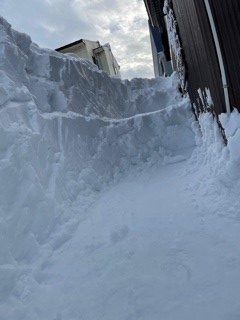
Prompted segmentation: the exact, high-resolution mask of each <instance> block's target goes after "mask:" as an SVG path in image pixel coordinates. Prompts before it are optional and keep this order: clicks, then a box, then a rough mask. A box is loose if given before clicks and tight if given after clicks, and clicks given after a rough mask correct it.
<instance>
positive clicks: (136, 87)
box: [0, 18, 194, 319]
mask: <svg viewBox="0 0 240 320" xmlns="http://www.w3.org/2000/svg"><path fill="white" fill-rule="evenodd" d="M177 86H178V84H177V81H176V79H175V78H174V77H173V78H169V79H168V80H163V79H156V80H147V79H146V80H144V79H134V80H132V81H120V80H118V79H114V78H110V77H108V75H107V74H105V73H104V72H101V71H99V70H98V69H97V68H96V67H94V66H93V65H92V64H90V63H89V62H88V61H86V60H80V59H78V58H77V57H76V56H71V55H68V56H66V55H62V54H59V53H57V52H54V51H50V50H45V49H40V48H39V47H38V46H37V45H35V44H33V43H32V42H31V39H30V38H29V37H28V36H27V35H25V34H21V33H18V32H16V31H14V30H13V29H12V28H11V26H10V25H9V24H8V23H7V22H6V21H5V20H4V19H2V18H1V20H0V108H1V110H0V113H1V117H0V136H1V139H0V179H1V181H2V183H1V186H0V219H1V224H0V234H1V248H0V270H1V271H0V280H1V286H0V300H1V301H5V302H6V301H8V299H9V297H10V296H11V295H14V296H15V298H17V297H18V295H19V293H18V290H17V289H16V288H18V285H17V283H18V281H19V279H21V278H22V277H23V275H24V274H25V273H26V272H28V273H29V272H30V273H31V270H29V269H28V267H27V266H30V265H32V264H33V263H38V264H39V263H42V261H43V260H44V257H46V256H48V255H49V254H51V251H52V250H54V249H56V248H58V247H59V246H60V245H62V244H63V243H64V242H65V241H66V240H67V239H68V238H69V237H70V236H71V234H72V232H73V231H74V230H75V228H76V227H77V224H78V222H79V221H80V219H82V218H83V216H84V209H85V208H86V207H87V206H88V205H89V204H90V203H91V202H92V199H93V197H96V192H99V191H100V190H102V189H103V188H105V187H106V186H107V185H108V184H109V183H110V182H113V181H116V179H118V178H119V177H121V175H122V174H123V173H124V172H125V171H126V170H129V169H130V168H132V167H134V166H136V164H138V167H139V165H141V163H153V162H154V161H162V162H164V161H173V162H174V161H178V160H181V159H184V157H185V156H186V152H187V151H189V149H191V147H193V145H194V136H193V131H192V129H191V122H192V115H191V113H190V112H189V110H190V106H189V103H188V101H187V100H182V99H181V97H180V95H179V94H178V93H177ZM180 141H181V146H180ZM30 269H31V268H30ZM26 270H28V271H26ZM20 291H21V290H20ZM18 298H19V297H18ZM5 312H6V310H5ZM0 313H1V311H0ZM1 317H3V315H1ZM1 319H3V318H1Z"/></svg>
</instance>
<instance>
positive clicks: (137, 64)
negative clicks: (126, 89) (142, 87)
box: [0, 0, 153, 78]
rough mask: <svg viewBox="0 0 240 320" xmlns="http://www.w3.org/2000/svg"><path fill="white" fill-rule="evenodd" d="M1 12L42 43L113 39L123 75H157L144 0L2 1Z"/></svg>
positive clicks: (112, 44) (112, 43)
mask: <svg viewBox="0 0 240 320" xmlns="http://www.w3.org/2000/svg"><path fill="white" fill-rule="evenodd" d="M0 14H1V15H2V16H3V17H4V18H6V19H7V20H8V21H9V22H10V23H11V24H12V26H13V27H14V28H15V29H17V30H19V31H22V32H25V33H28V34H29V35H30V36H31V37H32V40H33V41H34V42H36V43H38V44H39V45H40V46H43V47H48V48H52V49H55V48H57V47H60V46H62V45H65V44H67V43H70V42H72V41H75V40H78V39H81V38H83V39H89V40H99V41H100V42H101V43H102V44H104V43H106V42H109V43H110V44H111V47H112V51H113V53H114V55H115V56H116V58H117V60H118V63H119V64H120V66H121V73H122V77H123V78H133V77H135V76H136V77H152V76H153V65H152V55H151V49H150V40H149V32H148V25H147V14H146V11H145V7H144V3H143V0H0Z"/></svg>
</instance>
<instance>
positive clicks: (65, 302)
mask: <svg viewBox="0 0 240 320" xmlns="http://www.w3.org/2000/svg"><path fill="white" fill-rule="evenodd" d="M186 165H187V162H186V161H184V162H181V163H177V164H172V165H167V166H164V167H156V166H154V167H152V168H150V169H147V170H144V171H143V172H140V173H139V174H137V175H136V174H131V175H130V176H129V177H127V178H125V179H124V180H123V181H122V182H121V183H119V184H118V185H117V186H115V187H112V188H111V189H110V190H109V191H106V192H104V193H103V194H102V195H101V196H100V198H99V199H98V200H97V201H96V202H95V203H94V204H93V205H92V206H91V207H90V208H89V209H88V212H87V218H86V219H85V220H84V221H82V222H81V223H80V224H79V227H78V229H77V230H76V232H75V235H74V237H73V238H72V239H71V240H70V241H69V242H68V243H66V244H65V245H64V246H63V247H62V248H61V249H59V250H58V251H57V252H55V254H54V255H53V256H52V257H51V259H50V260H49V261H48V264H46V265H44V266H42V268H41V269H40V270H39V271H38V272H36V273H35V281H36V282H37V283H38V289H37V291H33V292H31V294H30V295H29V296H28V298H27V299H26V301H25V304H26V305H25V307H26V311H27V313H26V315H25V317H24V319H29V320H30V319H49V320H50V319H52V320H53V319H63V320H64V319H71V320H77V319H85V320H90V319H96V320H112V319H117V320H120V319H121V320H126V319H128V320H130V319H131V320H140V319H141V320H143V319H144V320H150V319H151V320H159V319H164V320H170V319H171V320H173V319H174V320H175V319H185V320H187V319H189V320H190V319H191V320H192V319H196V320H197V319H199V320H200V319H201V320H203V319H211V320H213V319H214V320H215V319H216V320H219V319H224V320H226V319H237V316H238V315H239V313H238V312H239V305H240V302H239V293H240V287H239V284H240V269H239V265H240V255H239V244H240V242H239V241H240V224H239V223H236V221H232V220H229V219H225V218H223V217H219V216H217V215H211V211H210V212H205V209H204V206H203V207H199V206H197V205H196V203H195V198H196V197H197V199H198V201H199V202H200V203H201V202H203V203H204V201H206V197H201V196H200V195H199V194H195V193H194V192H193V191H192V186H193V185H196V184H197V183H198V181H197V180H194V179H197V177H195V176H194V175H190V176H189V174H187V172H186V168H187V166H186ZM199 196H200V197H199ZM220 197H221V195H218V196H216V197H215V198H210V199H207V201H209V200H212V201H220Z"/></svg>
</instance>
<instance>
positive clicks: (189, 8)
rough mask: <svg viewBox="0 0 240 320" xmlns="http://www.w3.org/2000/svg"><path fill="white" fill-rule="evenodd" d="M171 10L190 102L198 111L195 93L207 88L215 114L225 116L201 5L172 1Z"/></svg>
mask: <svg viewBox="0 0 240 320" xmlns="http://www.w3.org/2000/svg"><path fill="white" fill-rule="evenodd" d="M213 1H216V2H220V3H221V4H222V2H225V0H213ZM226 1H231V0H226ZM237 1H238V0H236V2H237ZM173 9H174V12H175V15H176V19H177V22H178V27H179V35H180V38H181V42H182V47H183V50H184V58H185V61H186V67H187V79H188V91H189V95H190V98H191V100H192V101H193V102H194V103H195V104H196V105H197V107H198V108H201V107H202V106H201V102H200V101H199V96H198V92H197V90H198V89H199V88H200V89H202V90H204V89H205V88H209V89H210V91H211V95H212V99H213V102H214V111H215V112H216V113H217V114H219V113H221V112H225V111H226V110H225V101H224V93H223V88H222V81H221V74H220V69H219V64H218V59H217V54H216V50H215V45H214V41H213V37H212V32H211V28H210V24H209V20H208V16H207V13H206V9H205V4H204V1H203V0H181V1H179V0H173Z"/></svg>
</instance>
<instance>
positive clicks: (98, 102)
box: [0, 18, 240, 320]
mask: <svg viewBox="0 0 240 320" xmlns="http://www.w3.org/2000/svg"><path fill="white" fill-rule="evenodd" d="M0 106H1V109H0V113H1V117H0V137H1V138H0V178H1V182H2V183H1V185H0V238H1V246H0V320H5V319H11V320H20V319H21V320H23V319H24V320H33V319H34V320H43V319H44V320H80V319H84V320H102V319H104V320H112V319H115V320H159V319H164V320H168V319H169V320H170V319H171V320H173V319H179V318H181V319H184V320H186V319H191V320H192V319H193V317H195V316H196V318H195V319H199V320H200V319H201V320H202V319H211V320H213V319H214V320H215V319H217V320H219V319H223V320H226V319H236V312H237V311H236V310H237V306H238V302H237V301H235V300H234V299H233V300H234V301H232V300H229V301H228V300H227V301H225V304H224V303H223V301H224V298H225V297H234V296H235V297H237V296H239V295H238V293H239V289H238V288H239V287H240V286H239V285H238V281H235V280H236V278H237V277H238V276H239V272H238V270H237V268H236V266H237V265H238V262H239V257H238V255H237V254H235V251H233V252H231V253H228V254H227V252H228V249H229V247H231V246H233V247H234V250H235V247H236V243H237V241H239V240H240V238H239V236H238V234H240V232H239V231H240V230H239V227H238V225H235V224H234V225H231V226H229V227H228V228H229V229H226V230H225V229H224V228H223V226H224V223H222V222H221V221H220V220H217V219H218V218H212V216H211V214H212V213H217V216H218V215H223V210H222V211H221V210H220V207H222V208H224V214H225V216H227V215H228V213H229V212H230V211H231V212H230V213H232V214H230V215H229V216H231V219H232V218H235V220H236V218H237V214H238V212H239V202H238V201H235V200H234V199H233V198H231V201H232V204H231V205H230V206H229V201H230V200H229V191H228V188H229V186H230V185H231V181H233V180H234V179H235V181H236V185H237V183H238V181H240V180H239V173H238V168H239V163H240V160H239V157H240V154H239V150H238V149H239V148H238V146H239V141H240V140H239V130H240V129H239V128H240V127H239V124H238V122H239V121H238V119H239V114H238V113H237V112H235V113H234V114H232V115H231V116H224V115H222V116H221V118H220V121H221V122H222V125H223V126H224V127H225V128H226V136H227V138H228V140H229V145H228V146H226V145H225V144H224V141H223V139H222V136H221V134H220V131H219V127H218V125H217V123H216V121H215V120H214V119H213V117H212V116H211V115H208V114H205V115H202V116H201V119H200V122H199V123H197V122H196V121H195V118H194V116H193V113H192V111H191V106H190V104H189V101H188V99H186V98H182V97H181V96H180V93H179V91H178V81H177V79H176V78H175V76H173V77H171V78H168V79H162V78H159V79H152V80H149V79H134V80H132V81H121V80H119V79H115V78H110V77H109V76H108V75H107V74H105V73H104V72H102V71H99V70H98V69H97V67H95V66H94V65H92V64H91V63H90V62H88V61H87V60H81V59H79V58H78V57H76V56H75V55H62V54H60V53H57V52H55V51H51V50H47V49H41V48H39V47H38V46H37V45H36V44H34V43H32V42H31V39H30V38H29V37H28V36H27V35H25V34H21V33H18V32H16V31H14V30H13V29H12V28H11V26H10V25H9V24H8V23H7V22H6V21H5V20H4V19H2V18H1V20H0ZM234 190H235V189H234ZM220 195H221V197H220ZM219 197H220V199H219ZM210 203H211V206H210ZM203 212H204V214H206V215H207V214H209V216H211V218H209V219H208V218H206V217H205V216H204V215H203ZM213 216H214V215H213ZM214 217H215V216H214ZM204 219H205V220H204ZM207 219H208V223H206V224H205V222H206V220H207ZM215 219H216V220H215ZM235 220H234V221H235ZM204 221H205V222H204ZM229 230H230V231H229ZM219 231H220V232H221V234H222V238H221V239H220V238H219V236H220V233H219ZM228 231H229V232H228ZM230 234H231V236H230ZM208 245H209V246H210V247H211V248H213V251H214V254H213V252H212V251H211V250H210V249H209V250H208ZM206 248H207V249H206ZM204 249H205V255H204V257H203V256H202V255H201V254H200V253H201V252H203V251H204ZM222 255H224V257H223V256H222ZM211 257H214V259H215V260H213V259H211ZM215 263H216V265H217V267H216V266H215ZM208 267H209V268H212V270H211V272H209V270H208ZM206 270H207V272H206ZM226 270H227V271H228V272H229V274H230V276H231V281H230V282H229V283H228V282H227V279H225V278H224V277H223V276H222V274H223V273H224V272H225V271H226ZM211 277H212V278H213V280H211V279H210V278H211ZM233 283H235V284H236V285H233ZM224 288H225V289H226V292H225V291H224V290H225V289H224ZM230 288H232V295H229V294H228V292H229V290H230ZM229 299H230V298H229ZM196 310H197V311H198V312H196ZM200 311H201V312H200ZM224 312H225V314H226V315H230V316H231V317H232V318H227V317H223V318H220V315H222V314H224ZM231 312H232V313H231ZM198 315H199V317H198ZM210 315H211V317H210ZM234 317H235V318H234Z"/></svg>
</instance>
